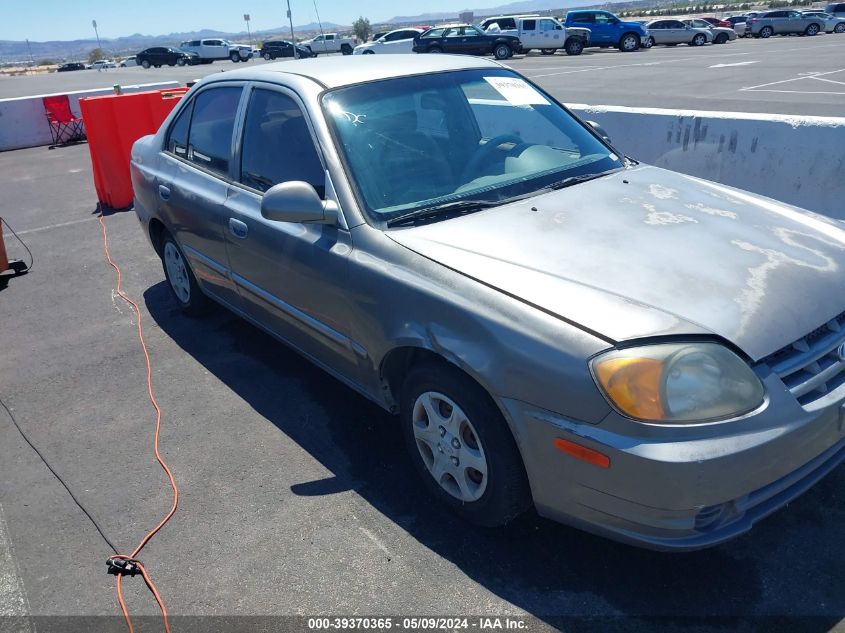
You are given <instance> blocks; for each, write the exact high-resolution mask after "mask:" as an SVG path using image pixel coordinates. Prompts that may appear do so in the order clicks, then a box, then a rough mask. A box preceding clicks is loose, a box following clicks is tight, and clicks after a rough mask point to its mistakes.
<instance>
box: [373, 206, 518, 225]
mask: <svg viewBox="0 0 845 633" xmlns="http://www.w3.org/2000/svg"><path fill="white" fill-rule="evenodd" d="M501 204H504V202H502V201H500V200H497V201H490V200H454V201H452V202H444V203H443V204H436V205H434V206H433V207H426V208H425V209H420V210H417V211H411V212H410V213H406V214H404V215H400V216H397V217H395V218H391V219H390V220H388V221H387V226H398V225H400V224H413V223H415V222H417V221H419V220H428V219H432V218H437V217H447V216H448V217H453V216H456V215H465V214H467V213H473V212H475V211H481V210H482V209H489V208H490V207H498V206H499V205H501Z"/></svg>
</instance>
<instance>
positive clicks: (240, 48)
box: [179, 38, 252, 64]
mask: <svg viewBox="0 0 845 633" xmlns="http://www.w3.org/2000/svg"><path fill="white" fill-rule="evenodd" d="M179 48H180V49H181V50H183V51H185V52H186V53H196V54H197V55H198V56H199V60H200V63H201V64H210V63H212V62H215V61H219V60H221V59H231V60H232V61H233V62H245V61H248V60H250V59H252V48H251V47H249V46H245V45H238V44H233V43H232V42H230V41H229V40H221V39H217V38H208V39H204V40H190V41H188V42H182V43H181V44H180V45H179Z"/></svg>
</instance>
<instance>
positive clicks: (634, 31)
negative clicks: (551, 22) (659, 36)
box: [564, 9, 649, 53]
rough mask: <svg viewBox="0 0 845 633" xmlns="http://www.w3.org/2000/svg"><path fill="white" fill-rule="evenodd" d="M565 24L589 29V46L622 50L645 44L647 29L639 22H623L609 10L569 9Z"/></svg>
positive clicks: (636, 47) (635, 48) (634, 48)
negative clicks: (612, 47)
mask: <svg viewBox="0 0 845 633" xmlns="http://www.w3.org/2000/svg"><path fill="white" fill-rule="evenodd" d="M564 23H565V25H566V26H575V27H578V26H580V27H586V28H588V29H590V33H591V35H590V46H600V47H601V48H610V47H611V46H615V47H616V48H618V49H619V50H620V51H622V52H625V53H627V52H631V51H635V50H637V49H638V48H639V47H640V45H641V44H644V45H646V46H647V44H646V42H648V41H649V39H648V31H647V30H646V29H645V27H644V26H643V25H642V24H640V23H639V22H623V21H622V20H620V19H619V18H617V17H616V16H615V15H613V14H612V13H611V12H610V11H597V10H593V9H588V10H583V11H570V12H569V13H567V14H566V20H565V22H564Z"/></svg>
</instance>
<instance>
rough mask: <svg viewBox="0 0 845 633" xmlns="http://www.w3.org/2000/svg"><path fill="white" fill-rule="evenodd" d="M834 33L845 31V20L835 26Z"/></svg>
mask: <svg viewBox="0 0 845 633" xmlns="http://www.w3.org/2000/svg"><path fill="white" fill-rule="evenodd" d="M833 32H834V33H845V22H840V23H839V24H837V25H836V26H834V27H833Z"/></svg>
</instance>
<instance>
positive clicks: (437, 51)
mask: <svg viewBox="0 0 845 633" xmlns="http://www.w3.org/2000/svg"><path fill="white" fill-rule="evenodd" d="M428 52H429V53H431V54H432V55H439V54H440V53H442V52H443V51H442V50H441V49H440V48H439V47H437V46H432V47H431V48H429V49H428Z"/></svg>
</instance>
